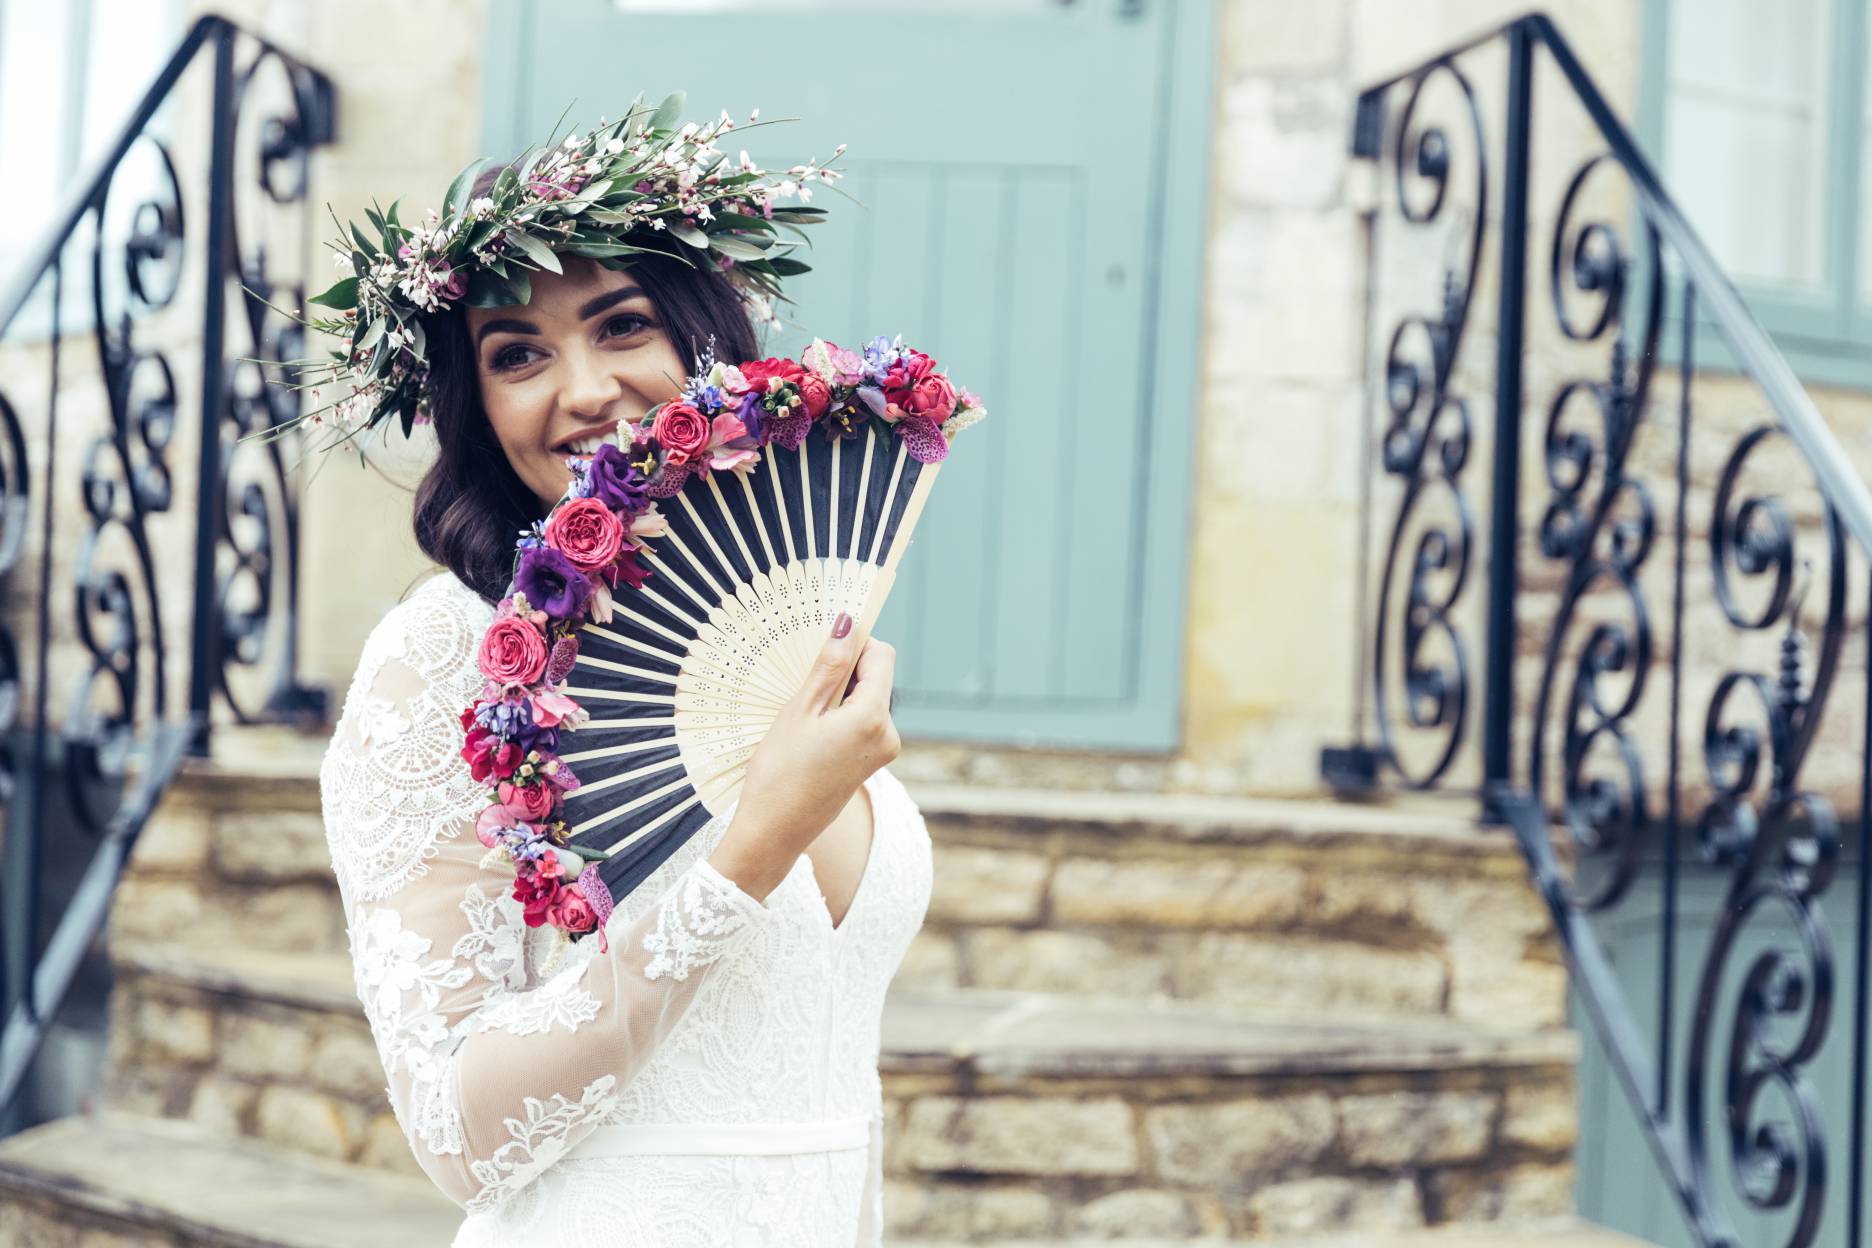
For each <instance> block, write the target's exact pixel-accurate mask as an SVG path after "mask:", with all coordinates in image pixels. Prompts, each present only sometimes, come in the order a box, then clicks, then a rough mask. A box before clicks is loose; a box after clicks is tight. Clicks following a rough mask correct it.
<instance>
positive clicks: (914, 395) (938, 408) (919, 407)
mask: <svg viewBox="0 0 1872 1248" xmlns="http://www.w3.org/2000/svg"><path fill="white" fill-rule="evenodd" d="M955 406H956V392H955V387H954V386H953V385H951V384H950V383H949V379H948V378H947V377H944V376H943V375H942V374H941V373H932V374H930V375H929V376H926V377H924V378H923V379H922V380H921V381H919V382H917V383H916V385H914V386H912V387H911V388H910V397H909V398H907V399H905V400H904V410H905V411H907V412H909V413H910V414H911V415H912V416H921V417H923V418H924V419H926V420H932V421H935V422H936V423H938V424H941V423H942V422H943V421H945V420H947V419H949V414H950V413H951V412H953V411H955Z"/></svg>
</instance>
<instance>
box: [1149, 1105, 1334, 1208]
mask: <svg viewBox="0 0 1872 1248" xmlns="http://www.w3.org/2000/svg"><path fill="white" fill-rule="evenodd" d="M1333 1128H1334V1119H1333V1107H1332V1102H1331V1101H1330V1100H1328V1099H1327V1097H1326V1096H1324V1095H1323V1094H1319V1093H1307V1094H1303V1095H1299V1096H1289V1097H1281V1098H1273V1099H1260V1100H1245V1101H1228V1102H1223V1103H1220V1104H1209V1105H1199V1104H1191V1105H1155V1106H1150V1107H1147V1108H1146V1109H1145V1110H1144V1131H1145V1136H1146V1138H1147V1139H1148V1140H1149V1141H1150V1150H1151V1165H1150V1173H1151V1174H1152V1175H1153V1176H1154V1177H1156V1178H1157V1179H1159V1180H1161V1181H1164V1182H1167V1183H1171V1184H1174V1185H1176V1186H1178V1187H1187V1188H1195V1189H1199V1190H1214V1191H1221V1190H1229V1189H1237V1190H1239V1189H1241V1188H1244V1187H1247V1186H1251V1185H1253V1184H1256V1183H1259V1182H1264V1181H1267V1180H1270V1179H1273V1178H1276V1177H1279V1176H1281V1175H1285V1174H1290V1173H1296V1172H1303V1171H1305V1170H1306V1169H1307V1168H1308V1167H1309V1166H1311V1165H1312V1164H1314V1163H1315V1162H1316V1161H1318V1160H1319V1158H1320V1156H1321V1155H1322V1154H1323V1153H1325V1151H1326V1150H1327V1149H1328V1148H1329V1147H1330V1146H1331V1145H1332V1142H1333Z"/></svg>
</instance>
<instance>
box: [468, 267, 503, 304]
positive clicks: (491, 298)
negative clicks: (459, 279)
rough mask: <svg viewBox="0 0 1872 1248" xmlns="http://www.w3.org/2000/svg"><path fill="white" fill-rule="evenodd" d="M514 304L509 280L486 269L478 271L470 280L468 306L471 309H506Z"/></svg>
mask: <svg viewBox="0 0 1872 1248" xmlns="http://www.w3.org/2000/svg"><path fill="white" fill-rule="evenodd" d="M513 302H514V298H513V290H512V289H511V288H510V287H509V286H508V285H507V279H505V278H503V277H501V276H500V275H499V274H497V273H490V272H488V271H487V270H486V269H476V270H475V271H474V273H473V275H472V276H470V277H469V279H468V306H469V307H471V308H504V307H507V306H509V305H510V304H512V303H513Z"/></svg>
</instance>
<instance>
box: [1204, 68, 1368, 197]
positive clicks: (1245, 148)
mask: <svg viewBox="0 0 1872 1248" xmlns="http://www.w3.org/2000/svg"><path fill="white" fill-rule="evenodd" d="M1351 108H1352V95H1351V92H1349V91H1347V90H1346V87H1345V84H1344V82H1342V81H1341V80H1340V79H1339V78H1338V77H1337V76H1328V75H1320V76H1283V77H1281V78H1254V77H1242V78H1236V79H1234V80H1232V81H1228V82H1225V83H1224V84H1223V85H1222V106H1221V109H1220V116H1219V118H1218V121H1217V139H1216V145H1215V153H1216V160H1215V165H1216V173H1215V176H1216V180H1217V182H1218V183H1219V184H1220V185H1221V186H1222V188H1223V189H1224V190H1225V191H1226V192H1227V194H1228V195H1229V197H1230V199H1231V200H1232V201H1233V202H1234V203H1237V204H1250V205H1264V204H1275V205H1282V206H1294V207H1305V208H1324V207H1329V206H1331V205H1333V204H1334V203H1336V202H1337V201H1338V200H1339V199H1340V197H1341V196H1342V195H1343V194H1344V186H1345V174H1346V162H1347V159H1348V157H1347V153H1346V146H1347V145H1346V135H1348V134H1349V133H1351Z"/></svg>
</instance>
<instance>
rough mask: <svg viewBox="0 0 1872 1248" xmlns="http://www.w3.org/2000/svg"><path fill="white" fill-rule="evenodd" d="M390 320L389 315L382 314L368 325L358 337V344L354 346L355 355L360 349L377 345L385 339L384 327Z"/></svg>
mask: <svg viewBox="0 0 1872 1248" xmlns="http://www.w3.org/2000/svg"><path fill="white" fill-rule="evenodd" d="M389 320H390V318H389V317H385V316H380V317H377V318H376V319H375V320H373V321H372V322H371V323H370V324H369V325H366V326H365V327H364V333H363V335H362V336H360V337H359V338H358V340H357V344H356V346H355V347H353V348H352V354H353V355H355V354H357V352H359V351H363V350H365V349H367V348H369V347H374V346H376V345H377V344H378V342H380V341H381V340H382V339H383V336H384V329H385V327H386V326H387V325H388V324H389Z"/></svg>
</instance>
